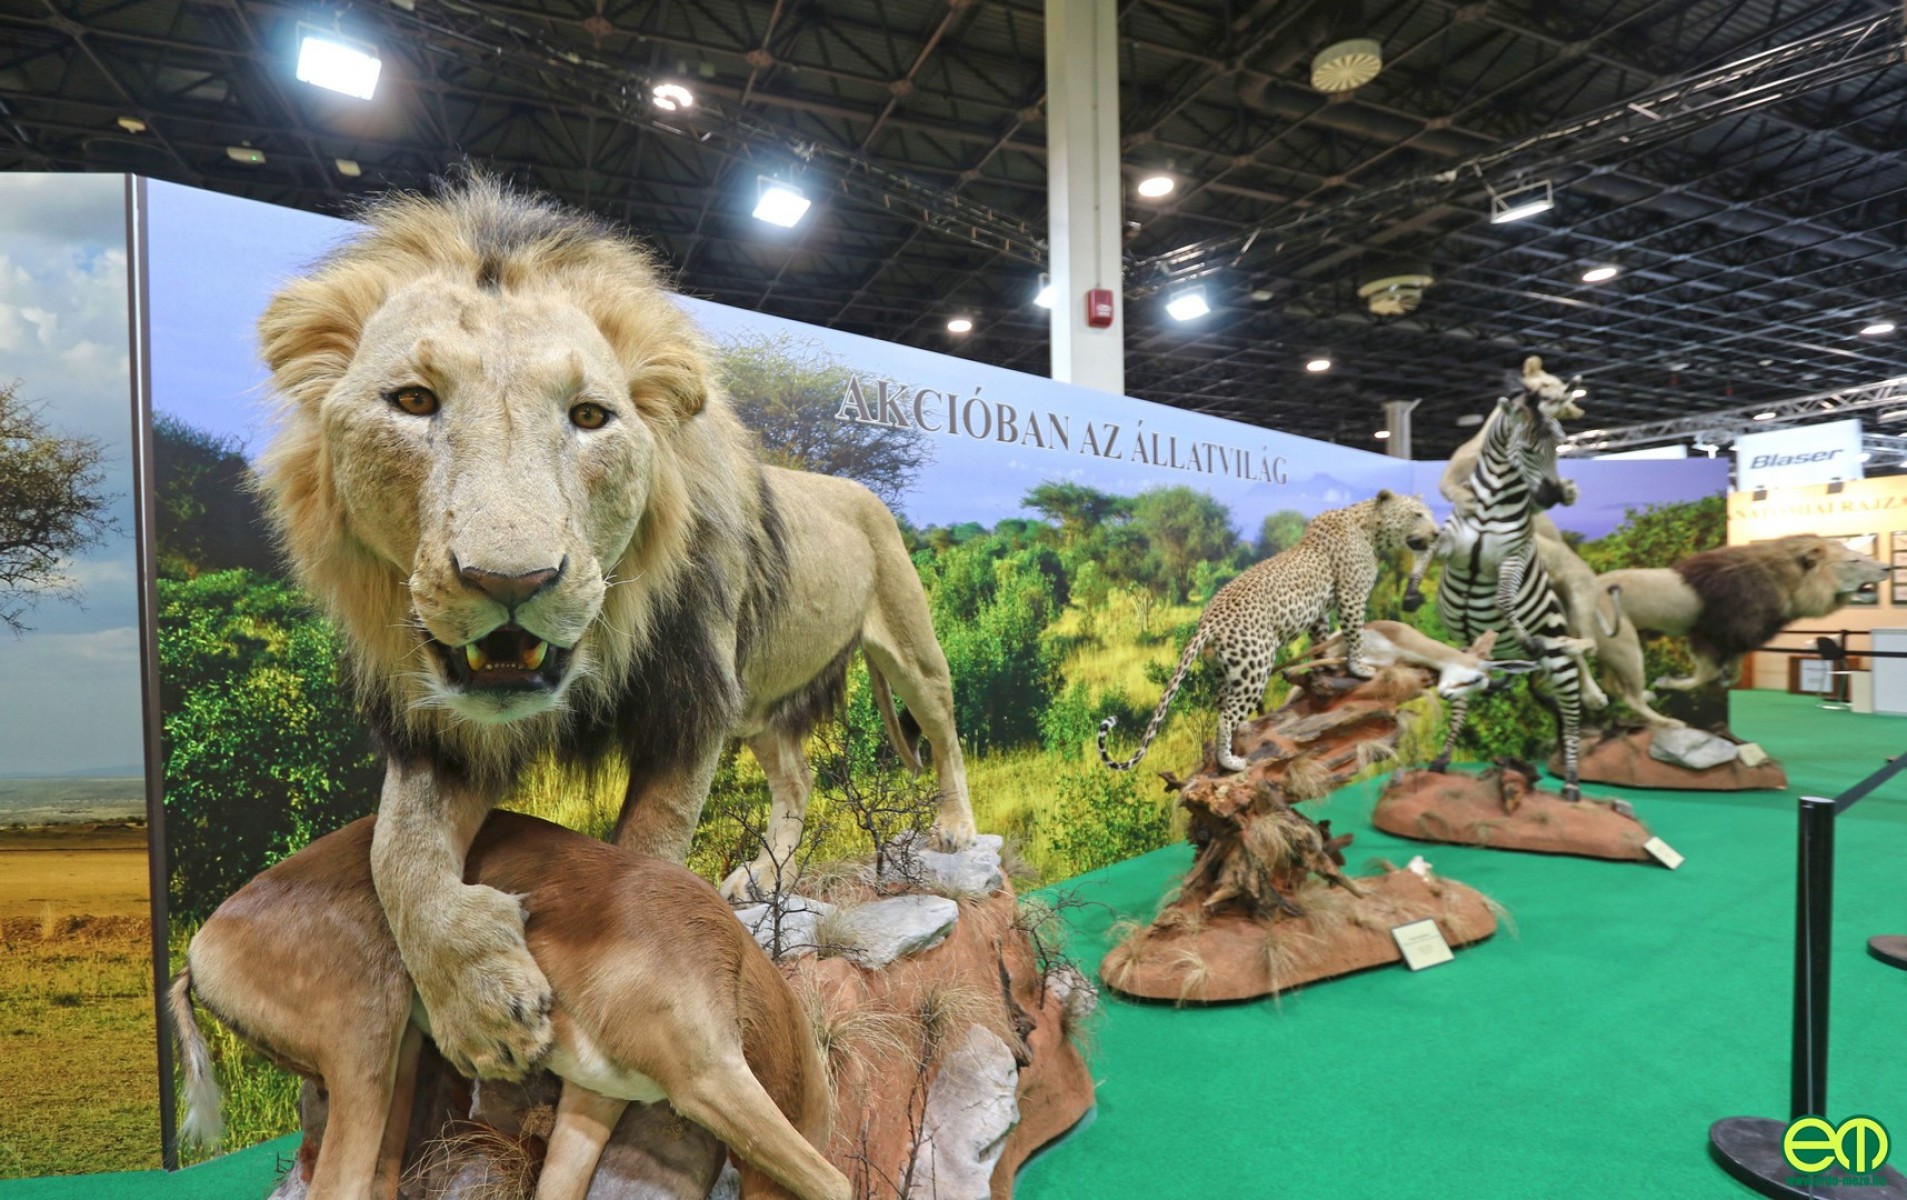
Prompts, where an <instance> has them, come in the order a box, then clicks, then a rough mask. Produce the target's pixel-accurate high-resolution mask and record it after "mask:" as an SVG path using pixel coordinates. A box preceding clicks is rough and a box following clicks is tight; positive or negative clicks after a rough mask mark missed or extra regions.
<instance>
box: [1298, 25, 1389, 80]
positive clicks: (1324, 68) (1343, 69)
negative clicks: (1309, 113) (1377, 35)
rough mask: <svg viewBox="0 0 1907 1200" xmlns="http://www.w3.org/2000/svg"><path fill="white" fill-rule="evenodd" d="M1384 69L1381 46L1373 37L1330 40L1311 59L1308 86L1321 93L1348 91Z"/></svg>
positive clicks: (1371, 78) (1375, 76) (1374, 77)
mask: <svg viewBox="0 0 1907 1200" xmlns="http://www.w3.org/2000/svg"><path fill="white" fill-rule="evenodd" d="M1383 69H1384V48H1383V47H1382V46H1380V45H1378V44H1377V41H1376V39H1374V38H1350V39H1348V40H1346V41H1342V42H1333V43H1332V44H1331V45H1329V46H1326V47H1325V48H1324V49H1322V50H1320V51H1318V56H1317V57H1316V58H1314V59H1312V60H1311V86H1312V87H1314V88H1316V89H1318V90H1319V91H1320V92H1325V93H1335V92H1348V91H1350V90H1352V89H1353V88H1361V87H1363V86H1364V85H1365V84H1367V83H1369V82H1370V81H1371V80H1373V79H1376V78H1377V73H1378V72H1379V71H1381V70H1383Z"/></svg>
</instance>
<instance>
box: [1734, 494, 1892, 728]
mask: <svg viewBox="0 0 1907 1200" xmlns="http://www.w3.org/2000/svg"><path fill="white" fill-rule="evenodd" d="M1830 488H1833V489H1836V490H1833V491H1830V490H1829V489H1830ZM1798 533H1812V534H1818V535H1820V536H1822V537H1833V538H1843V539H1846V540H1847V542H1848V544H1849V545H1851V546H1853V547H1854V548H1855V549H1857V550H1860V551H1861V552H1863V553H1865V554H1871V555H1873V556H1874V557H1875V558H1877V559H1879V560H1880V561H1881V562H1882V563H1887V564H1892V563H1895V562H1899V563H1901V564H1903V565H1907V475H1884V476H1881V477H1879V478H1877V479H1854V480H1849V481H1848V482H1846V483H1841V484H1813V485H1809V486H1805V487H1786V488H1775V489H1773V490H1770V491H1767V492H1765V493H1763V494H1762V498H1761V499H1756V493H1754V492H1730V493H1729V494H1728V542H1729V545H1731V546H1742V545H1747V544H1748V543H1750V542H1762V541H1767V540H1769V539H1770V538H1778V537H1788V536H1791V535H1793V534H1798ZM1897 555H1898V556H1899V557H1896V556H1897ZM1898 586H1899V589H1900V590H1899V591H1898V593H1897V592H1896V584H1895V583H1894V582H1893V581H1887V582H1883V583H1882V584H1881V585H1880V587H1879V589H1878V591H1877V592H1876V594H1875V595H1874V597H1873V601H1874V602H1873V603H1871V604H1870V603H1865V602H1862V603H1855V604H1850V605H1848V606H1847V607H1846V608H1843V609H1842V610H1841V611H1839V612H1837V613H1835V614H1833V615H1832V616H1827V617H1810V618H1807V619H1805V620H1801V621H1796V622H1795V623H1794V624H1793V625H1792V626H1790V627H1789V628H1790V629H1791V630H1792V629H1809V630H1828V631H1839V630H1847V631H1850V632H1856V633H1863V634H1865V633H1871V632H1873V631H1874V630H1875V629H1884V628H1898V627H1901V626H1907V572H1903V576H1902V578H1901V579H1900V581H1899V585H1898ZM1814 636H1815V635H1814V634H1797V633H1792V632H1787V631H1784V632H1783V633H1782V634H1781V635H1780V636H1778V637H1776V638H1775V639H1774V640H1773V641H1772V642H1771V643H1770V645H1773V646H1789V647H1797V648H1806V647H1811V646H1812V645H1813V644H1814ZM1847 645H1848V650H1849V652H1850V653H1852V654H1853V655H1854V656H1855V657H1856V658H1858V657H1860V655H1861V652H1862V651H1865V650H1868V649H1870V648H1871V647H1870V645H1869V642H1868V639H1867V638H1865V637H1854V638H1850V639H1849V640H1848V644H1847ZM1794 657H1795V656H1794V655H1791V654H1774V653H1760V654H1755V655H1751V656H1750V659H1749V664H1748V666H1747V667H1746V668H1744V669H1743V671H1742V682H1743V683H1744V684H1746V685H1747V686H1749V687H1758V688H1774V689H1776V690H1778V691H1786V690H1787V687H1788V672H1789V670H1790V668H1789V666H1788V664H1789V662H1790V660H1792V659H1793V658H1794Z"/></svg>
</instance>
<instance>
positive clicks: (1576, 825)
mask: <svg viewBox="0 0 1907 1200" xmlns="http://www.w3.org/2000/svg"><path fill="white" fill-rule="evenodd" d="M1532 775H1533V772H1525V771H1522V770H1519V769H1517V768H1515V767H1511V766H1494V767H1491V768H1489V769H1488V770H1486V771H1484V772H1483V773H1482V774H1480V775H1471V774H1466V773H1460V772H1456V771H1452V772H1449V773H1447V774H1438V773H1437V772H1435V771H1399V772H1397V773H1396V774H1395V775H1393V776H1391V780H1390V782H1389V783H1388V784H1386V785H1385V786H1384V792H1383V794H1382V795H1381V796H1379V797H1378V800H1377V808H1376V810H1375V811H1373V812H1372V813H1371V824H1373V825H1375V826H1377V828H1379V829H1381V830H1383V831H1384V832H1385V833H1390V834H1395V835H1397V836H1398V837H1403V838H1411V839H1413V840H1415V841H1422V842H1448V843H1451V844H1453V845H1459V846H1482V847H1485V848H1486V849H1491V850H1525V851H1531V852H1534V853H1538V854H1570V855H1575V856H1577V857H1579V858H1606V859H1616V860H1622V861H1628V862H1654V861H1655V860H1654V859H1653V858H1651V857H1650V856H1649V852H1648V851H1646V850H1644V849H1643V848H1642V844H1643V843H1644V842H1646V841H1648V840H1649V838H1650V837H1651V836H1652V835H1651V834H1650V832H1649V827H1648V826H1646V825H1644V824H1643V823H1642V822H1641V821H1638V820H1637V819H1636V818H1635V816H1634V815H1633V811H1632V810H1631V809H1630V808H1629V805H1628V803H1627V802H1626V801H1622V800H1596V799H1591V798H1587V797H1585V798H1584V799H1582V800H1580V801H1577V802H1575V803H1573V804H1572V803H1570V802H1569V801H1567V800H1564V799H1563V798H1562V796H1560V795H1558V794H1557V793H1555V792H1549V791H1543V790H1541V789H1539V788H1538V787H1536V785H1535V780H1534V779H1533V778H1532Z"/></svg>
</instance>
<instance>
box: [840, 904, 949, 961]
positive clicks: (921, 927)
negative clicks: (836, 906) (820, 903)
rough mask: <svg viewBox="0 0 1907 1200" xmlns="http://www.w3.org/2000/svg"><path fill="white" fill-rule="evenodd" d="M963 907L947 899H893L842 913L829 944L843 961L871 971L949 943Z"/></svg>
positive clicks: (859, 906)
mask: <svg viewBox="0 0 1907 1200" xmlns="http://www.w3.org/2000/svg"><path fill="white" fill-rule="evenodd" d="M959 919H960V906H959V905H958V904H956V903H954V902H953V901H952V900H949V899H947V898H946V897H945V896H894V897H891V898H889V899H886V900H870V901H868V902H867V903H866V904H857V905H855V906H854V907H852V908H847V909H843V910H842V911H841V912H840V913H839V914H838V915H837V916H836V917H835V919H834V920H832V921H830V922H829V927H830V935H829V936H830V940H831V941H833V942H835V943H836V945H835V946H833V947H831V949H833V950H836V951H838V952H839V953H840V954H841V956H842V957H843V958H846V959H849V960H850V961H852V962H854V963H855V964H856V965H858V966H862V967H866V968H868V969H870V970H873V969H876V968H879V967H884V966H886V965H887V964H888V963H891V962H893V961H894V960H895V959H897V958H900V957H901V956H903V955H907V954H918V953H919V952H921V951H922V950H927V949H930V948H932V947H934V946H937V945H939V944H940V943H941V942H942V941H944V940H946V937H947V935H948V934H949V933H952V932H953V927H954V922H955V921H957V920H959Z"/></svg>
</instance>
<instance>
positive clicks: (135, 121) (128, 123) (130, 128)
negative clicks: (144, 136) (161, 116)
mask: <svg viewBox="0 0 1907 1200" xmlns="http://www.w3.org/2000/svg"><path fill="white" fill-rule="evenodd" d="M119 127H120V128H121V129H123V130H125V131H126V132H127V133H144V132H145V131H146V123H145V122H144V121H141V120H140V119H139V118H138V117H121V118H119Z"/></svg>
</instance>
